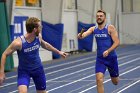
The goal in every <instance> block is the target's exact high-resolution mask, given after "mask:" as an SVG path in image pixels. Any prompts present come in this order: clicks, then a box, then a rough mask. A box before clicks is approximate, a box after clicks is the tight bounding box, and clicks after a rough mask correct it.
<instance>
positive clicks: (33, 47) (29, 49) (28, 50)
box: [24, 45, 39, 52]
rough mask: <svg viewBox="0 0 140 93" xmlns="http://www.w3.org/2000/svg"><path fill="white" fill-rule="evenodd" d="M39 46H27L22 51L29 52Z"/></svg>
mask: <svg viewBox="0 0 140 93" xmlns="http://www.w3.org/2000/svg"><path fill="white" fill-rule="evenodd" d="M38 48H39V45H35V46H32V47H29V48H26V49H24V52H30V51H33V50H36V49H38Z"/></svg>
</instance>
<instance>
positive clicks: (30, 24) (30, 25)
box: [26, 17, 40, 33]
mask: <svg viewBox="0 0 140 93" xmlns="http://www.w3.org/2000/svg"><path fill="white" fill-rule="evenodd" d="M38 22H40V19H38V18H36V17H29V18H28V19H27V20H26V30H27V32H28V33H31V32H32V31H33V29H34V28H37V27H38V26H39V25H38Z"/></svg>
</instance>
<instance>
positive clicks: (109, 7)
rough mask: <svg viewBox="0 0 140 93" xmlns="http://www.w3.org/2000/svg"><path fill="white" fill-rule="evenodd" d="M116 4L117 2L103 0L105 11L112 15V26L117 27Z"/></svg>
mask: <svg viewBox="0 0 140 93" xmlns="http://www.w3.org/2000/svg"><path fill="white" fill-rule="evenodd" d="M116 2H117V0H103V4H102V6H103V10H105V11H106V13H107V14H108V15H110V21H111V24H113V25H115V15H116V7H117V6H116Z"/></svg>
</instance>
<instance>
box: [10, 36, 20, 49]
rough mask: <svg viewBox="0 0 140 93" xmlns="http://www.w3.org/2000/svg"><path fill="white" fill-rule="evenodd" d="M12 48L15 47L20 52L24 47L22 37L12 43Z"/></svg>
mask: <svg viewBox="0 0 140 93" xmlns="http://www.w3.org/2000/svg"><path fill="white" fill-rule="evenodd" d="M11 46H12V47H14V48H15V49H16V50H20V49H21V47H22V41H21V39H20V37H18V38H16V39H15V40H13V41H12V43H11Z"/></svg>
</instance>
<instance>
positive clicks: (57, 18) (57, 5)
mask: <svg viewBox="0 0 140 93" xmlns="http://www.w3.org/2000/svg"><path fill="white" fill-rule="evenodd" d="M42 11H43V12H42V20H43V21H46V22H49V23H51V24H57V23H60V22H61V14H62V0H42Z"/></svg>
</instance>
